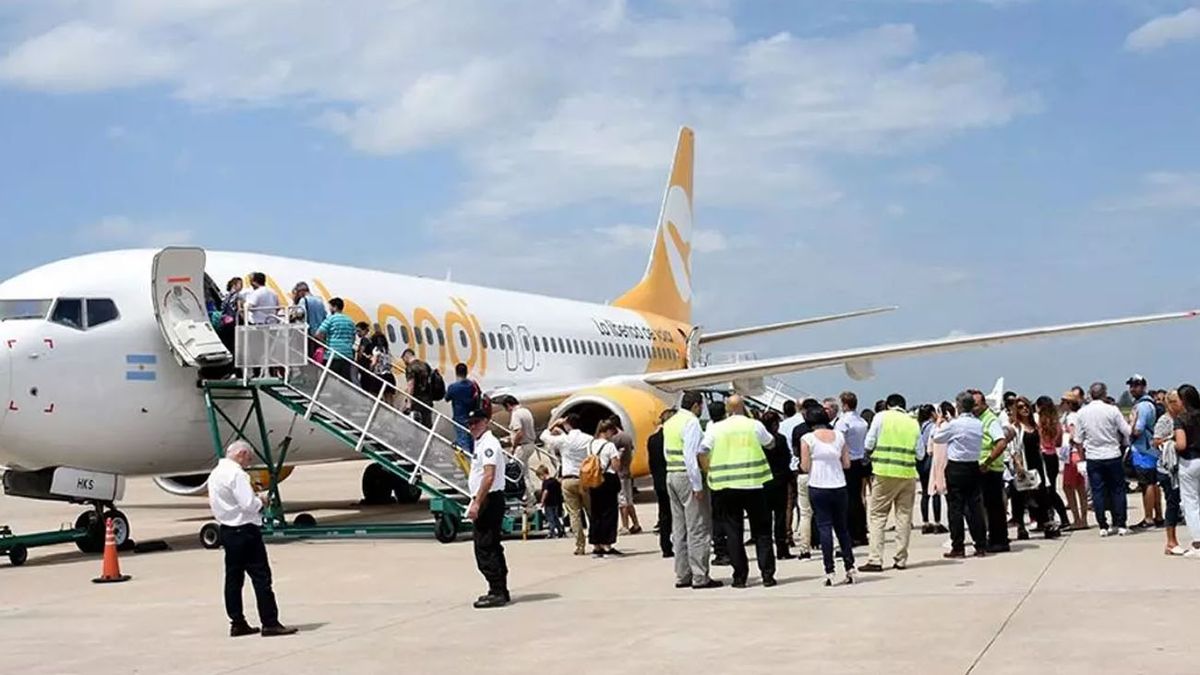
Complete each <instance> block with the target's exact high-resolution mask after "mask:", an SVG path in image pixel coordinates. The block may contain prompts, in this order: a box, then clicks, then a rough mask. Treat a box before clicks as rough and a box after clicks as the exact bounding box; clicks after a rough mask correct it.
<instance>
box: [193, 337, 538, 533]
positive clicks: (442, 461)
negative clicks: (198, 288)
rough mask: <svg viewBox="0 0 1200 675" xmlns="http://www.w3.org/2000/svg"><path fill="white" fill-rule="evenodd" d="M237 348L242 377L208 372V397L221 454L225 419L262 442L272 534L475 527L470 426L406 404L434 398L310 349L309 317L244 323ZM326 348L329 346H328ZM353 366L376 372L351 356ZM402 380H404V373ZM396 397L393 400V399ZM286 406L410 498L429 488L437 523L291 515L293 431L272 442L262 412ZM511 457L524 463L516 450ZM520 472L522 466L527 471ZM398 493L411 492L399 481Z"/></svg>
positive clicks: (511, 519) (513, 497) (510, 520)
mask: <svg viewBox="0 0 1200 675" xmlns="http://www.w3.org/2000/svg"><path fill="white" fill-rule="evenodd" d="M237 339H238V344H237V345H236V349H235V356H236V361H235V365H236V366H237V367H238V368H240V369H242V376H241V377H240V378H237V379H209V380H203V381H202V382H201V386H202V388H203V390H204V400H205V405H206V408H207V411H208V418H209V424H210V427H211V429H212V434H213V443H214V446H215V447H216V448H217V452H218V455H220V454H221V453H222V452H223V449H224V447H225V446H226V444H227V442H228V441H229V439H230V435H229V434H228V432H226V433H222V423H224V424H225V425H226V426H227V427H228V428H230V429H232V430H233V432H234V437H241V438H243V439H245V440H247V441H248V442H250V443H251V445H253V446H255V449H256V451H257V453H258V455H259V460H260V461H261V462H262V463H263V464H264V465H265V467H266V469H267V473H268V476H269V480H268V484H267V485H266V486H264V487H265V488H266V489H267V490H268V492H269V493H270V495H271V504H270V507H269V508H268V512H267V518H266V519H265V520H266V521H267V522H266V524H265V526H264V534H268V535H272V536H286V537H310V538H311V537H335V538H336V537H378V536H402V535H406V534H412V533H420V532H429V531H430V530H432V531H433V533H434V535H435V536H436V537H437V539H438V540H439V541H442V542H450V541H453V540H454V539H455V538H456V537H457V535H458V533H459V532H460V531H461V530H463V529H465V528H466V527H469V523H467V522H465V521H464V516H465V514H466V511H467V505H468V504H469V502H470V499H471V494H470V491H469V488H468V475H469V470H470V463H471V456H470V452H469V451H468V450H466V449H464V448H461V447H459V446H458V445H457V444H456V443H455V442H454V440H452V439H454V438H458V437H460V433H461V434H462V435H465V434H466V430H465V429H464V428H463V427H461V426H460V425H458V424H457V423H455V422H454V420H453V419H451V418H449V417H447V416H446V415H444V414H442V413H441V412H440V411H438V410H437V409H435V408H428V413H429V417H430V418H431V419H432V420H433V426H432V428H430V427H426V426H425V425H424V424H422V423H421V422H420V421H419V420H418V419H416V418H414V417H412V416H410V415H409V414H405V412H403V411H402V410H401V408H403V407H406V406H405V405H404V404H405V403H407V404H408V406H407V407H410V408H411V409H417V408H427V406H425V404H424V403H422V402H421V401H418V400H416V399H413V398H411V397H410V396H409V395H408V393H407V392H406V391H404V390H401V389H398V388H396V387H394V386H393V385H391V384H388V383H384V384H383V388H381V389H380V391H379V392H378V393H375V394H371V393H368V392H367V391H366V390H364V389H363V388H361V387H360V386H358V385H357V384H355V383H353V382H351V381H350V380H348V379H346V378H345V377H343V376H341V375H339V374H338V373H336V372H334V370H332V369H331V368H330V362H329V361H330V360H329V359H327V360H326V362H325V363H323V364H322V363H318V362H317V361H314V360H313V359H311V358H309V357H308V352H307V348H308V341H309V340H310V339H311V338H308V336H307V334H306V332H305V330H304V325H303V324H299V325H296V324H269V325H262V326H240V327H239V328H238V334H237ZM326 352H327V353H328V349H326ZM345 363H348V364H350V366H351V370H352V372H354V373H357V374H358V375H361V376H363V377H373V375H371V374H370V373H369V372H368V371H366V370H365V369H362V368H361V367H359V366H358V365H357V364H354V363H353V362H351V361H346V362H345ZM401 381H403V380H402V379H401ZM389 399H390V400H391V402H390V403H389ZM267 401H270V402H271V403H272V404H276V405H280V406H283V407H284V408H285V409H287V410H288V411H289V412H291V413H292V424H293V426H294V425H295V424H296V422H297V421H299V420H305V421H307V422H309V423H310V424H312V425H313V426H314V427H317V428H319V429H321V430H323V431H325V432H326V433H328V434H330V435H331V436H332V437H333V438H336V439H337V440H339V441H340V442H342V443H343V444H344V445H346V447H347V448H350V449H353V450H354V451H355V452H357V453H359V454H361V455H362V456H363V457H364V458H366V459H369V460H370V461H372V462H374V463H375V464H377V465H378V466H380V467H382V468H383V469H384V470H386V471H387V472H388V473H390V474H391V475H392V476H394V477H395V479H396V482H397V483H398V484H399V485H401V486H402V487H403V489H404V491H405V492H407V493H408V494H409V495H410V496H411V497H410V498H411V499H412V500H414V501H415V500H416V499H417V498H419V497H420V495H422V494H424V495H425V496H427V497H428V498H429V506H430V511H431V512H432V513H433V522H432V523H428V522H427V523H400V524H385V525H360V524H337V525H329V526H324V527H321V526H318V525H317V524H316V521H315V519H314V518H312V517H311V516H309V515H308V514H300V515H298V516H296V517H295V518H294V519H292V521H291V522H290V523H289V522H288V521H287V519H286V518H285V515H284V509H283V501H282V499H281V498H280V496H279V483H280V480H281V479H280V477H281V475H282V474H283V472H284V471H285V469H284V467H285V465H286V462H287V454H288V446H289V445H290V443H291V434H290V432H289V434H288V436H286V437H285V438H284V439H283V441H282V442H281V443H279V444H278V446H277V447H275V448H272V447H271V442H270V439H269V433H268V430H267V423H266V417H265V415H264V412H263V411H264V403H266V402H267ZM506 459H507V461H508V462H509V463H518V461H517V459H516V458H514V457H512V456H511V455H510V456H508V457H507V458H506ZM521 475H524V472H523V471H522V473H521ZM509 488H510V489H507V490H506V491H505V493H506V495H510V496H509V498H508V511H507V513H506V517H505V530H506V531H507V532H510V533H511V532H512V531H514V530H516V529H518V528H519V525H520V523H522V516H523V514H524V507H523V505H522V503H521V500H520V489H519V486H518V485H516V484H514V483H511V481H510V485H509ZM398 494H403V493H402V492H401V491H400V490H398ZM211 525H212V524H210V525H208V526H206V528H209V529H208V531H206V532H202V533H201V539H202V541H203V542H204V544H205V545H206V546H214V545H215V544H216V542H215V535H216V531H215V528H212V527H211Z"/></svg>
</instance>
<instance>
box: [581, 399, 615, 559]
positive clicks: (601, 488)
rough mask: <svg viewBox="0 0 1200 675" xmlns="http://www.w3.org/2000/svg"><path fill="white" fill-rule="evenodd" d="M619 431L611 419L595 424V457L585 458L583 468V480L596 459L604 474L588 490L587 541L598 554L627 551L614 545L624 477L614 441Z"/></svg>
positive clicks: (592, 452) (591, 448)
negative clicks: (621, 475)
mask: <svg viewBox="0 0 1200 675" xmlns="http://www.w3.org/2000/svg"><path fill="white" fill-rule="evenodd" d="M617 431H618V429H617V427H616V425H614V424H613V423H612V422H610V421H608V420H605V421H603V422H601V423H600V425H599V426H598V427H596V438H595V439H594V440H593V441H592V442H591V445H590V446H589V447H588V455H589V458H594V459H590V461H589V459H585V460H584V464H585V466H583V467H582V468H581V469H580V480H585V474H590V473H591V468H590V467H589V466H587V465H588V464H590V463H591V462H595V463H597V464H598V465H599V466H598V467H597V468H598V471H599V472H600V473H601V475H602V478H600V480H599V484H598V485H593V486H592V487H591V488H590V490H589V493H590V495H591V512H590V513H589V514H588V517H589V523H590V527H588V543H590V544H591V545H592V555H594V556H596V557H604V556H606V555H624V554H623V553H621V552H620V551H618V550H617V549H615V548H613V544H615V543H617V520H618V513H619V505H618V497H619V496H620V493H621V479H620V478H619V477H618V475H617V474H618V472H619V471H620V470H621V451H620V450H618V449H617V446H616V445H614V444H613V442H612V439H613V437H614V436H616V435H617Z"/></svg>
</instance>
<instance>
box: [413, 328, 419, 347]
mask: <svg viewBox="0 0 1200 675" xmlns="http://www.w3.org/2000/svg"><path fill="white" fill-rule="evenodd" d="M413 342H415V343H417V344H421V329H420V328H414V329H413Z"/></svg>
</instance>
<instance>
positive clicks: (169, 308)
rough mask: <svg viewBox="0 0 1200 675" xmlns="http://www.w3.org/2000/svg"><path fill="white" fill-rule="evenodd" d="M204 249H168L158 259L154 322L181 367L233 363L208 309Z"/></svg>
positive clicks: (153, 292)
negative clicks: (218, 335)
mask: <svg viewBox="0 0 1200 675" xmlns="http://www.w3.org/2000/svg"><path fill="white" fill-rule="evenodd" d="M204 262H205V256H204V249H202V248H196V247H174V246H172V247H168V248H164V249H163V250H161V251H159V252H158V254H157V255H155V256H154V266H153V281H152V282H151V285H150V292H151V294H152V295H153V296H154V297H153V299H154V318H155V319H157V320H158V327H159V329H160V330H162V334H163V338H165V339H166V341H167V344H168V345H169V346H170V347H171V351H172V352H173V353H174V354H175V358H176V360H178V361H179V363H180V365H184V366H195V367H199V368H207V367H211V366H224V365H227V364H229V363H231V362H232V361H233V355H232V354H230V353H229V350H228V349H226V348H225V345H224V344H223V343H222V342H221V339H220V338H219V337H217V332H216V331H215V330H213V327H212V324H211V323H209V320H208V311H207V310H206V309H205V305H204Z"/></svg>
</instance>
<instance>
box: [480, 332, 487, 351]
mask: <svg viewBox="0 0 1200 675" xmlns="http://www.w3.org/2000/svg"><path fill="white" fill-rule="evenodd" d="M479 344H481V345H483V346H484V347H485V348H486V347H487V334H486V333H484V332H483V331H479Z"/></svg>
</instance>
